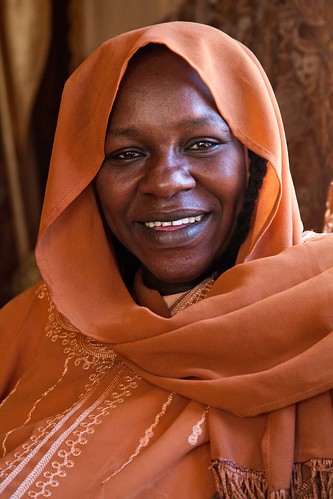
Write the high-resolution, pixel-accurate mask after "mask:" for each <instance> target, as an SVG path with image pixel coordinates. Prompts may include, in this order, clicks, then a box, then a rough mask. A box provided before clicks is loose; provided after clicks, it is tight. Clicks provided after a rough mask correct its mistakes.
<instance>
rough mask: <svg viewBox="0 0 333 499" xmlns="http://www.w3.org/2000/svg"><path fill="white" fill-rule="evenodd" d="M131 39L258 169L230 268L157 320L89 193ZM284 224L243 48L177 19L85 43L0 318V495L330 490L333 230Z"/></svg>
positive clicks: (273, 125) (290, 193) (279, 158)
mask: <svg viewBox="0 0 333 499" xmlns="http://www.w3.org/2000/svg"><path fill="white" fill-rule="evenodd" d="M147 43H161V44H165V45H166V46H167V47H169V49H170V50H172V51H174V52H175V53H177V54H179V55H180V56H181V57H183V58H184V59H185V60H186V61H187V62H188V63H189V64H190V65H191V66H192V67H193V68H194V69H195V70H196V71H197V72H198V73H199V75H200V76H201V78H202V80H203V81H204V82H205V83H206V84H207V86H208V87H209V89H210V90H211V93H212V95H213V97H214V99H215V101H216V105H217V108H218V109H219V111H220V112H221V115H222V116H223V117H224V119H225V120H226V121H227V123H228V125H229V126H230V128H231V130H232V132H233V133H234V135H235V136H236V137H237V138H238V139H239V140H240V141H241V142H242V143H243V144H244V145H245V146H246V147H248V148H249V149H251V150H253V151H254V152H256V153H257V154H259V155H260V156H262V157H264V158H266V159H267V160H268V173H267V175H266V177H265V179H264V184H263V187H262V189H261V191H260V194H259V200H258V206H257V209H256V214H255V219H254V223H253V227H252V229H251V232H250V234H249V236H248V238H247V240H246V241H245V243H244V244H243V245H242V247H241V249H240V252H239V256H238V261H237V265H236V266H235V267H234V268H232V269H230V270H228V271H227V272H225V273H224V274H223V275H222V276H221V277H220V278H219V279H218V280H217V281H216V282H215V283H214V285H213V286H212V288H211V290H210V292H209V295H208V297H207V298H205V299H204V300H202V301H200V302H199V303H196V304H194V305H192V306H190V307H189V308H187V309H185V310H182V311H180V312H178V313H177V314H176V315H175V316H173V317H168V316H167V315H168V314H167V313H165V310H166V307H165V304H164V302H163V299H162V297H161V296H160V295H159V293H157V292H156V291H154V290H149V289H147V288H145V286H144V284H143V283H142V281H141V279H140V274H139V275H138V276H137V279H136V290H135V296H136V297H137V299H136V301H135V300H134V299H133V298H132V297H131V295H130V294H129V292H128V291H127V289H126V287H125V285H124V283H123V281H122V279H121V277H120V275H119V272H118V269H117V263H116V262H115V258H114V254H113V251H112V248H110V246H109V244H108V242H107V239H106V236H105V233H104V229H103V224H102V221H101V218H100V214H99V211H98V207H97V203H96V200H95V196H94V192H93V188H92V181H93V179H94V177H95V176H96V174H97V172H98V170H99V168H100V166H101V164H102V162H103V159H104V139H105V133H106V127H107V122H108V117H109V113H110V109H111V108H112V103H113V101H114V98H115V95H116V92H117V88H118V85H119V82H120V80H121V78H122V75H123V74H124V71H125V70H126V65H127V62H128V60H129V59H130V57H131V56H132V55H133V53H135V51H136V50H137V49H138V48H139V47H141V46H144V45H146V44H147ZM301 230H302V225H301V221H300V217H299V212H298V207H297V202H296V198H295V194H294V188H293V184H292V180H291V177H290V172H289V167H288V155H287V148H286V141H285V136H284V131H283V125H282V122H281V117H280V114H279V110H278V106H277V104H276V100H275V98H274V95H273V92H272V90H271V87H270V85H269V83H268V81H267V78H266V76H265V74H264V72H263V70H262V68H261V66H260V64H259V63H258V61H257V60H256V59H255V57H254V56H253V54H252V53H251V52H250V51H249V50H248V49H246V48H245V47H244V46H243V45H241V44H240V43H238V42H236V41H235V40H232V39H231V38H229V37H228V36H227V35H225V34H223V33H222V32H220V31H218V30H216V29H214V28H212V27H208V26H203V25H199V24H195V23H182V22H176V23H165V24H161V25H155V26H152V27H146V28H142V29H140V30H136V31H133V32H130V33H127V34H124V35H121V36H119V37H116V38H114V39H112V40H109V41H108V42H106V43H105V44H103V45H102V46H101V47H100V48H99V49H97V50H96V51H95V52H94V54H92V55H91V56H90V57H89V58H88V59H87V61H86V62H85V63H83V65H82V66H81V67H80V68H79V69H78V70H77V71H76V72H75V73H74V74H73V75H72V77H71V78H70V79H69V81H68V82H67V84H66V87H65V90H64V94H63V99H62V104H61V109H60V114H59V122H58V127H57V132H56V137H55V142H54V150H53V155H52V161H51V169H50V175H49V182H48V186H47V192H46V198H45V203H44V208H43V214H42V220H41V227H40V235H39V240H38V245H37V251H36V256H37V261H38V265H39V268H40V271H41V274H42V276H43V280H44V283H45V284H43V283H42V284H41V285H38V286H36V287H34V288H32V289H30V290H28V291H27V292H25V293H24V294H23V295H21V296H19V297H18V298H16V299H15V300H13V301H12V302H11V303H9V304H8V305H7V306H6V307H4V309H3V310H2V312H1V314H0V328H1V329H0V330H1V352H2V362H1V368H0V369H1V374H0V383H1V387H2V393H3V396H4V397H7V398H5V400H4V402H3V403H2V406H1V409H0V432H1V434H2V437H1V438H2V440H1V442H2V450H3V454H4V457H3V459H2V460H1V470H2V471H1V476H2V482H1V484H0V491H3V494H4V496H5V497H6V494H7V496H8V497H38V496H42V497H43V496H50V495H52V496H53V497H59V498H60V497H61V498H64V497H68V498H69V497H70V498H73V497H87V498H104V497H105V498H106V497H107V498H109V497H112V498H118V499H123V498H134V497H135V498H142V499H143V498H144V499H155V498H159V497H170V498H177V499H178V498H179V497H181V498H182V499H184V498H185V499H186V498H188V499H196V498H198V499H201V498H211V497H213V495H214V493H215V492H216V491H218V493H219V494H220V497H226V498H228V497H230V498H231V497H232V498H234V497H240V498H241V497H244V498H246V497H266V496H270V497H271V498H278V497H286V494H287V492H286V491H288V490H289V489H290V488H292V490H293V494H294V496H293V497H315V494H317V496H318V497H320V490H326V491H329V490H330V491H331V492H332V489H333V483H332V473H331V471H330V470H331V468H332V466H333V408H332V400H331V391H330V390H331V389H332V387H333V362H332V351H333V335H332V329H333V315H332V313H331V296H332V287H333V279H332V277H333V270H332V266H333V252H332V242H333V239H332V237H333V236H331V235H327V236H323V237H321V238H313V239H311V240H310V241H308V242H306V243H304V244H300V243H301ZM305 462H306V463H307V464H306V465H302V463H305ZM293 463H295V464H293ZM211 466H212V469H210V468H211ZM307 470H308V474H307V473H306V472H307ZM214 477H215V480H216V481H215V482H214ZM300 487H302V489H303V495H301V491H300ZM318 491H319V492H318ZM306 494H308V495H306ZM311 494H312V495H311Z"/></svg>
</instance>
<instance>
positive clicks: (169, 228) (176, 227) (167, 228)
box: [147, 220, 201, 232]
mask: <svg viewBox="0 0 333 499" xmlns="http://www.w3.org/2000/svg"><path fill="white" fill-rule="evenodd" d="M200 222H201V220H200ZM196 223H199V221H197V222H193V223H192V224H190V223H188V224H182V225H164V226H163V225H160V226H159V227H147V228H148V229H152V230H156V231H158V232H170V231H172V230H180V229H184V228H185V227H190V226H191V225H195V224H196Z"/></svg>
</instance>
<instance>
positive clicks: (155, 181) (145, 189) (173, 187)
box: [139, 167, 196, 198]
mask: <svg viewBox="0 0 333 499" xmlns="http://www.w3.org/2000/svg"><path fill="white" fill-rule="evenodd" d="M195 186H196V181H195V179H194V177H193V176H192V175H191V173H190V171H189V170H188V169H183V168H177V167H171V168H170V167H168V168H158V169H157V168H156V169H153V170H150V171H149V172H147V174H146V175H144V177H143V178H142V179H141V182H140V184H139V191H140V192H142V193H145V194H154V195H155V196H158V197H168V198H169V197H172V196H173V195H174V194H176V193H177V192H179V191H185V190H186V191H187V190H190V189H194V188H195Z"/></svg>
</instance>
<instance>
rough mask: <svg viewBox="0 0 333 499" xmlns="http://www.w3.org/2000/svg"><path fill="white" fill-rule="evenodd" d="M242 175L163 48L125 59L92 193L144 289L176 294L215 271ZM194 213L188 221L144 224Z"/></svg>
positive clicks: (211, 109)
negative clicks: (136, 265) (134, 262)
mask: <svg viewBox="0 0 333 499" xmlns="http://www.w3.org/2000/svg"><path fill="white" fill-rule="evenodd" d="M247 178H248V177H247V169H246V164H245V153H244V147H243V145H242V144H241V143H240V142H239V141H238V140H237V139H236V138H235V137H234V136H233V135H232V133H231V131H230V129H229V127H228V125H227V123H226V122H225V121H224V120H223V118H222V117H221V116H220V114H219V112H218V111H217V109H216V106H215V104H214V101H213V98H212V96H211V94H210V92H209V90H208V89H207V87H206V85H205V84H204V83H203V82H202V80H201V79H200V78H199V76H198V75H197V73H196V72H195V71H194V70H192V68H190V66H189V65H188V64H187V63H186V62H184V61H183V60H182V59H181V58H180V57H178V56H177V55H175V54H173V53H172V52H170V51H168V50H167V49H163V48H156V49H153V50H148V51H146V53H145V52H143V53H142V54H140V55H137V56H136V57H135V58H134V59H132V61H131V62H130V65H129V67H128V69H127V71H126V73H125V76H124V78H123V80H122V82H121V85H120V89H119V91H118V94H117V97H116V101H115V104H114V106H113V109H112V113H111V116H110V121H109V126H108V130H107V134H106V141H105V161H104V163H103V165H102V167H101V169H100V171H99V173H98V175H97V178H96V190H97V193H98V196H99V198H100V202H101V205H102V209H103V212H104V216H105V219H106V223H107V224H108V226H109V228H110V230H111V232H112V233H113V235H114V236H115V237H116V238H117V239H118V240H119V241H120V242H121V243H122V244H123V245H124V246H125V247H126V248H127V249H128V250H129V251H130V252H131V253H132V254H134V255H135V256H136V257H137V258H138V260H139V261H140V262H141V264H142V267H143V271H144V279H145V282H146V284H147V285H148V286H149V287H151V288H153V289H157V290H158V291H160V292H161V293H162V294H172V293H178V292H181V291H185V290H187V289H190V288H191V287H193V285H194V284H195V283H196V282H198V280H200V279H201V277H203V276H205V275H207V274H208V273H210V272H211V271H213V270H214V269H215V268H216V267H217V265H218V262H219V261H221V259H222V258H223V253H224V251H225V249H226V247H227V245H228V242H229V241H230V238H231V235H232V232H233V230H234V228H235V222H236V217H237V214H238V213H239V211H240V209H241V207H242V202H243V198H244V193H245V190H246V186H247ZM197 216H202V219H201V220H200V221H196V222H195V223H190V222H187V221H186V220H185V222H184V223H181V224H180V225H175V226H173V225H171V226H170V225H168V226H161V225H160V224H158V226H155V227H149V226H148V227H147V226H146V225H145V224H147V223H148V224H149V223H151V222H156V221H157V222H170V221H177V220H181V219H189V218H190V217H197Z"/></svg>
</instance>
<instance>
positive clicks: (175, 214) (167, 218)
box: [137, 208, 207, 223]
mask: <svg viewBox="0 0 333 499" xmlns="http://www.w3.org/2000/svg"><path fill="white" fill-rule="evenodd" d="M206 214H207V211H204V210H198V208H195V209H193V210H191V209H189V208H186V210H184V209H183V210H174V211H154V212H151V213H149V214H146V215H144V216H142V217H140V218H139V219H137V222H139V223H147V222H156V221H159V222H172V221H174V220H180V219H181V218H188V217H197V216H199V215H206Z"/></svg>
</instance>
